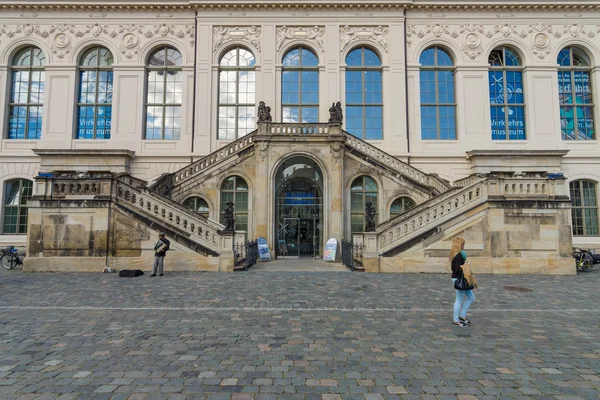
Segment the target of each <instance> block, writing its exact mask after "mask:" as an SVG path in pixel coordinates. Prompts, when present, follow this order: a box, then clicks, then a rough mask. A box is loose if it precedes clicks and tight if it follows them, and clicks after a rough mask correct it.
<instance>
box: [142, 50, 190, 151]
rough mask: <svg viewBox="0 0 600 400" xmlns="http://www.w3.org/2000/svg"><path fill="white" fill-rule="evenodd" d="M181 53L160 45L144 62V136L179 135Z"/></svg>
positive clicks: (174, 137)
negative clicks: (145, 94) (145, 92)
mask: <svg viewBox="0 0 600 400" xmlns="http://www.w3.org/2000/svg"><path fill="white" fill-rule="evenodd" d="M181 63H182V57H181V53H180V52H179V51H177V50H175V49H174V48H172V47H169V46H164V47H161V48H160V49H159V50H157V51H155V52H154V53H152V55H151V56H150V58H149V59H148V65H147V66H146V88H147V89H146V91H147V97H146V139H167V140H168V139H179V136H180V135H181V99H182V82H181V80H182V77H181Z"/></svg>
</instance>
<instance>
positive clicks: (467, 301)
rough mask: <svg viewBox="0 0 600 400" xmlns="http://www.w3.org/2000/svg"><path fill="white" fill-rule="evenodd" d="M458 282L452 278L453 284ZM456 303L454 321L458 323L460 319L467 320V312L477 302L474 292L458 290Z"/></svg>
mask: <svg viewBox="0 0 600 400" xmlns="http://www.w3.org/2000/svg"><path fill="white" fill-rule="evenodd" d="M455 281H456V278H452V284H454V282H455ZM454 290H455V291H456V301H455V302H454V319H453V321H458V317H461V318H467V311H469V307H471V304H473V302H474V301H475V294H474V293H473V291H472V290H456V289H454Z"/></svg>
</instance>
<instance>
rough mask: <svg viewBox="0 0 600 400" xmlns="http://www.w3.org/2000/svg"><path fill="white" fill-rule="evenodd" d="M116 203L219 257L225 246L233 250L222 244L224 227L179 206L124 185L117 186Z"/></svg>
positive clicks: (229, 242) (148, 192) (226, 244)
mask: <svg viewBox="0 0 600 400" xmlns="http://www.w3.org/2000/svg"><path fill="white" fill-rule="evenodd" d="M115 199H116V201H117V203H121V204H123V203H124V204H125V205H126V206H128V208H133V209H134V210H135V211H136V212H138V213H140V214H142V215H146V216H150V217H151V218H152V219H158V220H159V221H161V222H162V223H163V224H164V225H165V226H167V227H173V228H175V229H176V230H180V231H184V232H186V233H188V234H189V239H190V240H192V241H193V242H195V243H198V244H199V245H201V246H203V247H205V248H207V249H209V250H212V251H213V252H214V253H216V254H219V253H220V252H221V250H223V249H224V248H225V247H226V246H230V247H231V246H232V243H231V240H227V241H225V240H222V237H221V236H222V234H221V231H222V230H223V229H225V226H224V225H222V224H219V223H218V222H216V221H212V220H210V219H206V218H203V217H201V216H200V215H197V216H196V215H193V213H192V212H190V211H189V210H187V209H185V208H184V207H181V206H179V205H178V204H175V203H171V202H168V201H165V200H163V199H161V198H160V197H158V196H157V195H155V194H153V193H152V192H151V191H150V190H148V189H136V188H134V187H132V186H129V185H127V184H125V183H123V182H118V181H117V182H116V189H115ZM229 250H230V248H229Z"/></svg>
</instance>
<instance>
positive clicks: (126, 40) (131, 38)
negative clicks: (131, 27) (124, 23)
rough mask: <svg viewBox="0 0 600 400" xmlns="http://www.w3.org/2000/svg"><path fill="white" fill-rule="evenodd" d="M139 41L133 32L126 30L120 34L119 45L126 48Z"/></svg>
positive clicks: (134, 45)
mask: <svg viewBox="0 0 600 400" xmlns="http://www.w3.org/2000/svg"><path fill="white" fill-rule="evenodd" d="M138 43H139V39H138V37H137V35H136V34H135V33H132V32H127V33H125V34H124V35H123V36H121V45H122V46H123V47H125V48H126V49H132V48H134V47H136V46H137V45H138Z"/></svg>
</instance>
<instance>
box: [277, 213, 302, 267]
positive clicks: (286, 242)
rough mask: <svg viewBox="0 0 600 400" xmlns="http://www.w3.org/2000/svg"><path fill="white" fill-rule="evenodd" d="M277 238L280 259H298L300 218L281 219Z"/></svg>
mask: <svg viewBox="0 0 600 400" xmlns="http://www.w3.org/2000/svg"><path fill="white" fill-rule="evenodd" d="M280 225H281V226H280V228H279V235H278V237H277V248H278V250H279V256H280V257H294V258H296V257H300V218H283V219H282V222H281V223H280Z"/></svg>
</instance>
